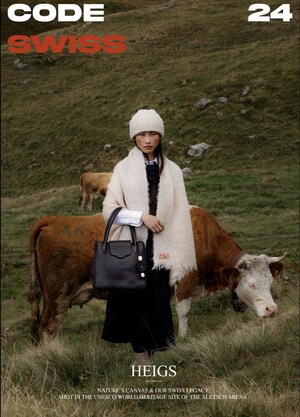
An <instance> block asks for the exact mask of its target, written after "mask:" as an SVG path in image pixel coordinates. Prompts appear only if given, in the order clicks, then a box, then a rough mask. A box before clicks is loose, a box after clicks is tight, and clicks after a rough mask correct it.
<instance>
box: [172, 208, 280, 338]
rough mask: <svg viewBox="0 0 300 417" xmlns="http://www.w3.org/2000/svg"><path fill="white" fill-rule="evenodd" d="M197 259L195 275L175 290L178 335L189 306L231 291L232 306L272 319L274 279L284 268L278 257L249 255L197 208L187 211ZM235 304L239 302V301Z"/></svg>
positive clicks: (184, 329) (185, 324) (184, 331)
mask: <svg viewBox="0 0 300 417" xmlns="http://www.w3.org/2000/svg"><path fill="white" fill-rule="evenodd" d="M190 213H191V219H192V225H193V233H194V241H195V248H196V258H197V267H198V271H197V274H195V273H191V274H188V275H187V276H185V277H184V278H183V279H182V280H181V281H180V283H179V284H178V285H177V287H176V311H177V315H178V326H179V328H178V335H179V336H180V337H184V336H186V334H187V331H188V313H189V310H190V307H191V303H192V302H196V301H198V300H199V299H201V298H202V297H205V296H207V295H213V294H215V293H217V292H219V291H222V290H224V289H225V288H231V290H232V292H233V300H232V301H233V303H236V302H237V298H239V299H240V300H242V302H243V303H245V304H246V306H248V307H249V308H251V309H252V310H253V311H254V312H255V313H256V314H257V316H259V317H267V316H272V315H273V314H275V313H276V311H277V305H276V304H275V303H274V301H273V298H272V296H271V292H270V289H271V285H272V282H273V277H274V276H275V275H277V274H278V273H279V272H280V271H281V270H282V268H283V264H282V263H281V262H280V261H281V260H282V259H283V258H284V256H285V254H284V255H283V256H280V257H270V256H267V255H259V256H255V255H249V254H248V253H246V252H245V251H244V250H243V249H242V248H241V247H240V246H239V245H238V244H237V243H236V242H235V241H234V240H233V239H232V237H231V236H230V235H229V234H228V233H227V232H226V231H225V230H223V229H222V228H221V227H220V225H219V224H218V223H217V222H216V221H215V220H214V219H213V218H212V216H211V215H210V214H209V213H207V212H206V211H204V210H202V209H201V208H200V207H194V206H192V207H191V210H190ZM240 300H238V301H240Z"/></svg>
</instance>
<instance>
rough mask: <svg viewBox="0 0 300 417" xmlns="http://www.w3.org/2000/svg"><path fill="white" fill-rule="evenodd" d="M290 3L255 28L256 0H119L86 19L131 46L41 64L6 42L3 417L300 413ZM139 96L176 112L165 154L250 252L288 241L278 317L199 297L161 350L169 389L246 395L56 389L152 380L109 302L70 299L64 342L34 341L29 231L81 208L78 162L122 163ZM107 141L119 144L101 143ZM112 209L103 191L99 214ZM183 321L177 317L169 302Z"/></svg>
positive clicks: (272, 416)
mask: <svg viewBox="0 0 300 417" xmlns="http://www.w3.org/2000/svg"><path fill="white" fill-rule="evenodd" d="M268 4H270V6H271V7H273V8H274V7H275V5H277V2H275V1H274V0H270V2H269V3H268ZM290 4H291V5H292V9H293V13H294V18H293V20H292V21H291V22H290V23H283V22H280V21H274V22H271V23H269V24H247V22H246V18H247V14H248V12H247V8H248V5H245V4H244V2H241V1H238V2H237V1H233V0H228V1H226V2H225V1H224V0H216V1H208V0H205V1H203V2H201V5H199V2H196V1H192V0H191V1H188V2H184V1H183V0H178V1H176V2H175V3H174V5H173V6H172V7H170V8H169V9H166V10H165V11H163V12H162V11H159V7H160V6H161V4H157V2H154V1H153V2H139V5H138V6H137V4H136V3H135V2H133V1H131V0H130V1H129V0H128V1H124V2H121V1H120V2H114V3H111V4H110V6H111V7H112V10H111V12H113V11H117V10H116V9H114V10H113V8H114V7H115V8H117V7H121V8H123V12H122V13H115V14H113V15H109V16H108V15H107V18H106V23H105V24H103V25H100V24H99V25H97V24H93V25H91V27H89V29H88V31H87V33H90V32H91V31H92V32H93V33H97V34H107V33H108V32H110V33H112V32H114V33H119V34H123V35H124V36H125V37H126V40H127V50H126V52H125V53H124V54H122V55H120V56H105V55H104V54H95V55H93V56H84V55H80V54H78V55H74V56H70V55H68V54H64V55H62V56H56V57H52V58H55V64H53V65H47V64H46V63H45V64H44V65H41V62H40V61H41V60H40V58H39V57H38V56H37V55H36V54H35V53H32V54H27V55H24V56H23V55H22V56H19V58H20V59H21V61H22V62H25V63H27V64H28V67H27V69H26V70H19V69H17V68H16V67H15V66H14V64H13V60H14V58H15V56H13V55H11V54H8V53H7V52H6V48H5V46H3V47H2V94H3V95H2V97H3V109H2V126H3V129H2V136H3V139H2V177H1V185H2V201H1V202H2V207H1V209H2V210H1V216H2V217H1V223H2V230H1V243H2V247H1V271H2V281H1V289H2V291H1V300H2V307H1V312H2V330H1V333H2V393H3V395H2V398H3V399H4V401H2V414H3V416H4V417H6V416H9V417H12V416H13V417H15V416H16V417H27V416H30V417H32V416H37V417H40V416H46V417H54V416H68V417H69V416H71V415H73V416H74V417H75V416H76V417H77V416H78V417H82V416H85V417H102V416H109V417H126V416H128V417H135V416H138V417H139V416H140V415H149V416H153V417H154V416H157V415H158V414H160V413H161V414H163V415H165V416H166V417H171V416H172V417H174V416H175V417H181V416H182V415H186V416H187V417H190V416H192V417H198V416H199V417H202V416H203V417H223V416H224V417H295V416H296V415H297V405H298V395H297V394H298V392H297V391H298V379H299V378H298V376H299V375H298V366H299V364H298V362H297V358H298V352H299V347H298V340H299V339H298V327H299V320H298V316H297V306H298V299H297V294H298V268H299V199H298V197H299V191H298V190H299V156H298V148H299V124H298V122H299V115H298V109H299V106H298V103H299V96H298V86H299V74H298V69H299V61H298V55H299V54H298V31H297V29H298V25H299V18H298V14H297V9H298V6H297V3H296V1H294V0H293V1H291V2H290ZM5 5H6V4H4V6H5ZM127 6H128V8H129V7H130V8H131V9H132V10H131V11H126V9H125V7H127ZM145 22H146V23H145ZM5 30H6V29H5ZM73 30H74V31H75V30H76V27H74V28H72V29H70V28H68V29H58V30H57V31H56V32H54V33H63V32H64V33H69V34H70V33H71V32H72V31H73ZM50 55H51V54H50ZM66 75H67V76H66ZM24 80H28V81H26V83H23V82H24ZM246 86H249V87H250V90H249V93H248V94H247V95H245V96H243V95H242V91H243V89H244V88H245V87H246ZM221 96H225V97H227V98H228V102H227V103H226V104H222V103H221V102H220V101H219V100H218V98H219V97H221ZM203 97H205V98H210V99H212V100H214V103H213V104H212V105H211V106H209V107H208V108H207V109H205V110H202V111H201V110H199V109H197V108H196V105H195V104H196V102H197V101H198V100H200V99H201V98H203ZM144 106H145V107H153V108H156V109H157V110H158V111H159V113H160V114H161V115H162V117H163V118H164V120H165V125H166V136H165V139H164V141H163V142H164V149H165V152H166V154H167V156H169V157H170V158H171V159H172V160H174V161H175V162H177V163H178V164H179V165H180V167H182V168H183V167H185V166H188V167H190V168H191V169H192V171H193V176H192V177H190V178H187V179H186V180H185V183H186V189H187V194H188V199H189V202H190V203H191V204H196V205H199V206H201V207H203V208H204V209H206V210H208V211H209V212H210V213H211V214H212V215H214V216H215V217H216V219H217V220H218V221H219V223H220V224H221V226H222V227H224V228H225V230H227V231H228V232H229V233H230V234H231V235H232V236H233V238H234V239H235V240H236V241H237V242H238V243H239V244H240V245H241V246H242V247H243V248H244V249H245V250H247V251H248V252H249V253H253V254H260V253H266V254H268V255H270V256H278V255H281V254H283V253H284V252H285V251H286V252H287V256H286V258H285V261H284V263H285V268H284V271H283V273H282V274H281V275H280V276H279V277H277V278H276V279H275V282H274V284H273V288H272V293H273V297H274V299H275V301H276V303H277V304H278V306H279V311H278V314H277V315H276V317H274V318H272V319H270V320H260V319H258V318H256V317H255V316H254V315H253V313H251V312H249V311H246V312H245V313H243V314H242V315H240V314H236V313H234V312H233V311H232V309H231V304H230V297H229V292H227V291H225V292H223V293H220V294H217V295H216V296H214V297H210V298H206V299H203V300H202V301H201V302H198V303H197V304H194V305H193V306H192V308H191V313H190V328H191V331H190V334H189V336H188V337H187V339H185V340H183V341H180V340H178V341H177V346H176V347H175V348H174V349H172V350H171V351H169V352H167V353H164V354H158V355H155V357H154V358H155V363H156V364H160V363H166V364H176V366H177V376H176V378H174V379H170V378H166V380H165V381H164V382H163V384H160V386H161V387H164V388H165V389H169V388H170V389H171V388H173V389H174V388H176V387H177V388H178V387H184V388H186V387H198V388H199V387H202V388H207V389H208V390H209V393H210V394H214V393H219V394H226V395H231V394H237V395H238V394H240V395H246V396H247V400H242V399H240V400H234V399H227V400H226V401H222V400H199V399H197V400H196V399H195V400H192V399H189V400H183V399H181V400H179V401H178V400H168V401H163V400H156V401H142V400H134V401H133V400H132V401H128V400H117V401H104V400H102V401H100V400H82V399H81V400H80V401H77V400H62V399H60V398H59V395H61V394H73V393H77V394H80V395H82V394H97V388H101V387H114V386H118V387H132V388H134V387H137V386H140V387H145V386H149V387H150V385H151V384H150V385H149V384H148V385H147V384H146V383H145V381H143V380H138V381H137V380H136V379H133V378H131V377H130V374H129V366H130V364H131V361H132V355H131V352H130V348H129V346H127V345H124V346H115V345H110V344H107V343H105V342H103V341H102V340H101V338H100V336H101V329H102V325H103V321H104V316H105V302H104V301H101V302H99V301H96V300H92V301H91V302H90V303H89V304H87V305H85V306H84V308H83V309H80V308H79V307H76V306H75V307H73V308H72V309H70V310H69V311H68V313H67V315H66V317H65V320H64V323H63V326H62V331H61V334H60V338H59V342H58V343H56V344H55V343H54V344H50V345H48V346H41V347H38V348H34V347H33V346H31V344H30V328H29V319H30V306H29V303H28V302H27V291H28V280H29V276H30V262H29V233H30V228H31V226H32V224H33V222H34V221H35V220H36V219H37V218H38V217H40V216H42V215H44V214H57V215H78V214H81V212H80V209H79V206H78V200H79V177H80V174H81V173H82V172H84V171H85V167H86V166H87V165H89V164H92V166H93V170H95V171H108V170H112V169H113V167H114V165H115V163H116V162H117V161H119V160H120V159H121V158H123V157H124V156H125V155H126V154H127V151H128V150H129V149H130V148H131V146H132V143H131V142H130V140H129V138H128V120H129V118H130V116H131V114H132V113H133V112H134V111H136V110H137V109H138V108H140V107H144ZM217 112H221V113H222V115H221V116H220V115H219V116H218V115H217ZM171 142H173V143H171ZM199 142H207V143H208V144H209V145H210V148H209V149H208V151H207V152H206V153H205V154H204V155H203V157H201V158H191V157H189V156H188V155H187V150H188V149H189V146H190V145H192V144H195V143H199ZM106 143H110V144H111V145H112V147H111V150H109V151H106V152H104V150H103V147H104V145H105V144H106ZM101 208H102V199H98V200H96V201H95V202H94V210H93V213H96V212H98V211H101ZM86 214H90V213H87V212H85V213H84V214H83V215H86ZM173 317H174V324H175V326H177V317H176V313H175V306H174V305H173ZM153 387H157V385H153Z"/></svg>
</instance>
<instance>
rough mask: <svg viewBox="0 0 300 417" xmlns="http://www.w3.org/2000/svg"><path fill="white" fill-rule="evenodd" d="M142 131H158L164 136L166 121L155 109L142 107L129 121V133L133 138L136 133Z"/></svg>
mask: <svg viewBox="0 0 300 417" xmlns="http://www.w3.org/2000/svg"><path fill="white" fill-rule="evenodd" d="M141 132H157V133H159V134H160V135H161V137H163V136H164V133H165V129H164V122H163V119H162V118H161V117H160V115H159V114H158V113H156V111H155V110H153V109H150V110H146V109H141V110H139V111H138V112H136V113H135V114H134V115H133V116H132V119H131V120H130V122H129V135H130V139H133V138H134V137H135V135H137V134H138V133H141Z"/></svg>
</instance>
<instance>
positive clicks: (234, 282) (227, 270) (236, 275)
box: [221, 266, 240, 289]
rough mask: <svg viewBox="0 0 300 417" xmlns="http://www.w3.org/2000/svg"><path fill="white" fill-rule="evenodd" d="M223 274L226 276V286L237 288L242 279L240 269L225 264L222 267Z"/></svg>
mask: <svg viewBox="0 0 300 417" xmlns="http://www.w3.org/2000/svg"><path fill="white" fill-rule="evenodd" d="M221 276H222V277H223V278H224V280H225V283H226V286H228V287H230V288H232V289H235V288H236V287H237V286H238V283H239V279H240V271H239V269H238V268H236V267H235V266H224V268H221Z"/></svg>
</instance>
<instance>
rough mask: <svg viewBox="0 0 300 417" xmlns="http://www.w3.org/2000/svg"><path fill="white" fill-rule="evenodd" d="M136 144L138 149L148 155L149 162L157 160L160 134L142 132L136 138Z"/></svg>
mask: <svg viewBox="0 0 300 417" xmlns="http://www.w3.org/2000/svg"><path fill="white" fill-rule="evenodd" d="M134 139H135V142H136V144H137V146H138V148H139V149H140V150H141V151H142V152H143V153H144V154H146V155H147V157H148V160H149V161H153V159H154V158H155V156H154V151H155V149H156V148H157V145H158V143H159V139H160V136H159V133H157V132H141V133H139V134H138V135H136V136H135V138H134Z"/></svg>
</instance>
